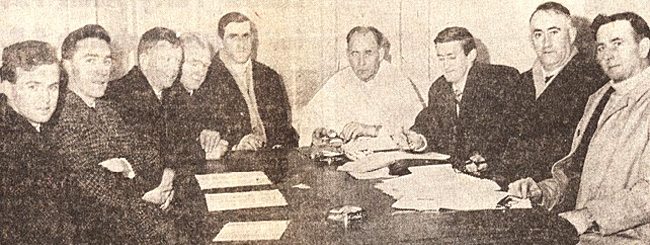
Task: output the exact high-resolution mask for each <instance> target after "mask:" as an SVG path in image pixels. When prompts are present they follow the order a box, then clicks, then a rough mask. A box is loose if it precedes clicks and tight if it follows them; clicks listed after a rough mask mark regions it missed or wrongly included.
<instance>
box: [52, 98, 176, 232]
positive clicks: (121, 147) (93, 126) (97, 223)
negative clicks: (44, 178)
mask: <svg viewBox="0 0 650 245" xmlns="http://www.w3.org/2000/svg"><path fill="white" fill-rule="evenodd" d="M65 100H66V101H65V103H64V104H63V108H61V116H60V118H59V121H58V122H57V124H56V125H55V126H54V129H53V130H52V137H53V139H55V145H56V147H57V150H58V153H59V154H60V155H61V157H62V159H63V162H65V163H66V164H67V166H68V167H69V168H70V169H71V173H70V176H71V178H72V180H73V181H74V183H75V184H76V186H78V187H79V189H80V195H81V196H82V197H81V199H82V200H83V201H82V202H85V203H86V205H84V206H85V207H87V209H84V210H83V212H84V215H86V216H85V217H87V218H88V219H89V220H91V221H89V223H90V224H88V226H89V227H91V228H90V229H97V230H95V231H92V232H105V233H108V234H104V235H106V236H105V237H104V238H115V239H117V241H116V242H119V241H122V242H124V241H129V242H151V241H150V240H148V239H152V237H153V236H155V235H156V229H155V227H157V226H158V225H159V223H160V222H161V221H160V220H161V213H160V210H159V208H158V205H154V204H150V203H147V202H145V201H143V200H141V197H142V195H144V193H146V192H147V191H149V190H151V189H153V188H155V187H157V186H158V184H160V180H161V176H162V169H163V165H162V163H161V162H160V159H159V158H158V154H157V152H156V151H155V146H154V143H151V142H149V141H146V140H142V139H141V138H139V137H137V136H136V134H134V133H132V132H131V131H130V130H129V129H128V128H127V127H126V125H125V124H124V122H123V121H122V119H121V118H120V116H119V114H118V113H117V112H116V111H115V110H114V109H113V107H112V105H111V104H110V102H108V101H104V100H97V102H96V106H95V108H94V109H93V108H91V107H89V106H88V105H86V104H85V103H84V102H83V100H82V99H81V97H79V96H78V95H77V94H75V93H73V92H71V91H67V92H66V96H65ZM111 158H126V159H127V161H129V163H131V165H132V166H133V169H134V171H135V173H136V177H135V178H134V179H127V178H125V177H123V176H122V174H121V173H113V172H110V171H108V170H107V169H105V168H103V167H102V166H100V165H99V163H100V162H102V161H104V160H108V159H111ZM102 226H103V227H104V228H99V227H102ZM90 235H97V234H90ZM104 238H102V239H104Z"/></svg>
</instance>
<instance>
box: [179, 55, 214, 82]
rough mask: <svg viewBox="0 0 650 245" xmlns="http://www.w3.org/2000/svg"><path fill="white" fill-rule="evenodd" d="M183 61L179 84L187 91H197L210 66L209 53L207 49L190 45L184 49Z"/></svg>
mask: <svg viewBox="0 0 650 245" xmlns="http://www.w3.org/2000/svg"><path fill="white" fill-rule="evenodd" d="M184 52H185V61H184V62H183V67H182V69H183V72H182V74H183V75H181V83H182V84H183V86H184V87H185V89H187V90H197V89H198V88H199V87H200V86H201V84H202V83H203V81H204V80H205V75H206V74H207V73H208V67H209V66H210V51H208V50H207V49H204V48H201V47H198V46H196V45H192V46H189V47H186V48H185V49H184Z"/></svg>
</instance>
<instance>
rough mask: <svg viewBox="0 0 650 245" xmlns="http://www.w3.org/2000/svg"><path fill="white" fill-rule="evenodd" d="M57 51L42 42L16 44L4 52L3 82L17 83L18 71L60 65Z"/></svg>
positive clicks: (1, 73) (1, 70) (0, 72)
mask: <svg viewBox="0 0 650 245" xmlns="http://www.w3.org/2000/svg"><path fill="white" fill-rule="evenodd" d="M58 62H59V61H58V59H57V58H56V50H55V49H54V47H52V45H50V44H49V43H46V42H42V41H35V40H29V41H23V42H19V43H14V44H12V45H10V46H9V47H6V48H4V50H3V51H2V67H0V76H1V77H2V80H3V81H4V80H7V81H9V82H10V83H16V80H17V79H18V78H17V77H16V69H18V68H20V69H23V70H26V71H31V70H33V69H34V68H35V67H37V66H41V65H50V64H58Z"/></svg>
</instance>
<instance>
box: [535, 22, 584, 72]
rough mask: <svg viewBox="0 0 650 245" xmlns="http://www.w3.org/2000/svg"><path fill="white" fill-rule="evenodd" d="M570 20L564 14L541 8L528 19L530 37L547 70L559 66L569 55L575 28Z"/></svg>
mask: <svg viewBox="0 0 650 245" xmlns="http://www.w3.org/2000/svg"><path fill="white" fill-rule="evenodd" d="M570 22H571V20H569V18H567V17H566V16H564V15H561V14H557V13H554V12H550V11H543V10H542V11H538V12H537V13H535V15H533V18H532V19H531V20H530V39H531V42H532V43H533V48H535V52H536V53H537V57H538V58H539V60H540V62H541V63H542V66H543V67H544V69H545V70H547V71H552V70H555V69H557V68H559V67H561V66H562V65H563V64H565V62H566V61H568V60H569V59H570V57H571V46H572V44H573V41H574V40H575V36H576V30H575V28H573V27H572V26H571V23H570Z"/></svg>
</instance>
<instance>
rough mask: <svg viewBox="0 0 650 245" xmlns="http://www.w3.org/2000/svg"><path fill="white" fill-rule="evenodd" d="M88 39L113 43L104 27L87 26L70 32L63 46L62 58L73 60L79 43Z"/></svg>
mask: <svg viewBox="0 0 650 245" xmlns="http://www.w3.org/2000/svg"><path fill="white" fill-rule="evenodd" d="M87 38H97V39H100V40H104V41H106V43H109V44H110V43H111V37H110V36H109V35H108V32H107V31H106V29H104V27H102V26H100V25H95V24H89V25H85V26H83V27H81V28H79V29H77V30H74V31H73V32H70V34H68V36H67V37H65V39H64V40H63V44H62V45H61V58H62V59H64V60H69V59H72V56H73V55H74V52H75V51H77V43H78V42H79V41H81V40H84V39H87Z"/></svg>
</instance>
